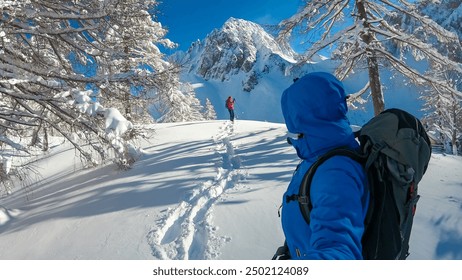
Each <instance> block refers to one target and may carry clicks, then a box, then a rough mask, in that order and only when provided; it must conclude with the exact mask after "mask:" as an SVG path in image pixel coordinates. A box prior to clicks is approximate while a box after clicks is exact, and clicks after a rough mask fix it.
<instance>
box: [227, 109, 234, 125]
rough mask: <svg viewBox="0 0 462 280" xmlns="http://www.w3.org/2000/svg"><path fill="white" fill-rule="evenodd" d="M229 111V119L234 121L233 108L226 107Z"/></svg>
mask: <svg viewBox="0 0 462 280" xmlns="http://www.w3.org/2000/svg"><path fill="white" fill-rule="evenodd" d="M228 112H229V120H230V121H232V122H233V121H234V109H228Z"/></svg>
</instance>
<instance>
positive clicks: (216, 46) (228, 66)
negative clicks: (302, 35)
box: [184, 18, 297, 92]
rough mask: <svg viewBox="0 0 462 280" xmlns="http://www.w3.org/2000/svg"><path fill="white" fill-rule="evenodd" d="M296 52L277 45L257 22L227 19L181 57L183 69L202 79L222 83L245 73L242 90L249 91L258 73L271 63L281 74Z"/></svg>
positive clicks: (266, 71) (265, 70)
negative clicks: (240, 73)
mask: <svg viewBox="0 0 462 280" xmlns="http://www.w3.org/2000/svg"><path fill="white" fill-rule="evenodd" d="M296 55H297V54H296V53H295V52H294V51H293V50H291V49H287V48H283V47H281V45H280V44H278V43H277V42H276V40H275V39H274V38H273V36H271V35H270V34H268V33H267V32H266V31H265V30H264V29H263V28H262V27H261V26H260V25H258V24H256V23H253V22H249V21H246V20H242V19H235V18H230V19H228V20H227V21H226V22H225V24H224V25H223V27H222V28H221V29H215V30H213V31H212V32H211V33H210V34H209V35H208V36H207V38H205V40H203V41H198V42H196V43H194V44H192V46H191V47H190V48H189V50H188V52H187V53H186V56H185V57H184V59H185V60H186V61H187V66H186V71H187V72H189V73H195V74H197V75H199V76H201V77H203V78H204V79H206V80H210V79H214V80H220V81H222V82H223V81H227V80H230V78H231V76H233V75H236V74H238V73H239V72H243V73H246V74H247V75H246V76H247V81H246V86H245V87H244V90H246V91H248V92H250V91H252V89H253V85H254V84H255V83H258V76H259V74H260V73H268V72H269V71H270V70H271V69H270V68H272V67H274V66H277V68H278V69H277V70H278V71H280V72H282V73H284V71H285V68H286V67H287V66H288V65H291V64H293V63H295V62H296V58H295V57H296ZM266 61H268V62H269V63H264V62H266Z"/></svg>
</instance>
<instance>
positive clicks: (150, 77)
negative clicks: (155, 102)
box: [0, 0, 174, 180]
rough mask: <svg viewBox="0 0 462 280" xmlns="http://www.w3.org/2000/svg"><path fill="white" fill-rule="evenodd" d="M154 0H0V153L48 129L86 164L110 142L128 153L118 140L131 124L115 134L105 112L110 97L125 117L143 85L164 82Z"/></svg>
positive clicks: (140, 103)
mask: <svg viewBox="0 0 462 280" xmlns="http://www.w3.org/2000/svg"><path fill="white" fill-rule="evenodd" d="M156 5H157V1H154V0H123V1H122V0H106V1H100V0H73V1H57V0H40V1H38V0H29V1H19V0H18V1H15V0H12V1H0V77H1V78H0V105H1V106H0V153H1V154H2V155H5V154H6V153H9V154H11V155H13V154H16V155H17V154H19V153H22V154H30V153H31V151H32V150H31V149H32V148H31V147H30V146H28V145H30V144H32V145H36V144H37V143H41V147H42V148H43V149H46V148H47V137H48V135H50V134H57V135H61V136H63V137H64V138H65V139H67V140H68V141H69V142H70V143H72V145H73V146H74V147H75V149H77V150H78V151H79V154H80V156H81V158H82V159H83V160H84V161H85V162H87V163H88V164H91V165H94V164H98V163H100V162H102V161H104V160H105V159H107V158H108V151H110V150H112V151H114V153H115V159H116V162H117V163H119V164H121V165H123V166H126V165H127V164H128V163H130V162H131V159H128V158H127V152H126V151H124V150H123V149H121V146H120V144H121V143H122V144H123V143H128V142H126V141H129V138H130V137H129V136H133V126H131V125H127V126H126V128H127V129H126V130H124V131H123V133H124V135H115V134H114V131H110V129H111V128H110V127H108V124H107V119H108V114H109V112H113V111H109V109H110V108H112V107H114V108H116V109H119V110H120V111H122V112H123V113H125V117H126V118H127V119H129V118H130V117H132V114H133V112H134V111H133V108H136V112H137V113H139V112H142V111H146V107H147V106H148V104H147V103H146V102H145V101H144V100H143V97H144V95H145V94H146V93H148V92H162V91H165V89H166V88H169V87H171V85H170V84H169V83H170V80H169V79H166V78H165V77H166V76H167V77H168V76H169V75H171V74H170V72H171V71H172V68H174V66H172V65H171V64H170V63H168V62H167V61H165V60H164V58H163V54H162V53H161V52H160V50H159V48H158V45H159V44H162V45H164V46H167V47H169V46H170V47H171V46H173V44H172V43H171V42H170V41H169V40H168V39H165V38H164V36H165V35H166V32H167V31H166V30H165V29H164V28H163V27H162V26H161V24H160V23H159V22H157V21H156V20H155V15H154V14H153V12H154V11H155V9H156ZM173 70H174V69H173ZM160 89H161V90H160ZM105 109H107V110H105ZM112 115H113V114H112ZM118 132H119V133H120V132H121V131H118ZM76 136H78V137H77V138H76ZM115 138H117V141H114V140H115ZM120 141H122V142H120ZM26 143H28V144H26ZM122 146H123V145H122ZM9 151H13V152H9ZM24 164H25V163H24V162H21V163H18V164H17V166H16V167H17V168H20V167H21V166H24ZM5 170H6V169H4V171H5ZM9 170H10V171H11V169H9ZM2 180H3V177H2Z"/></svg>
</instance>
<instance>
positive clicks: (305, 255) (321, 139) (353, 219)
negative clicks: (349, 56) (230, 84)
mask: <svg viewBox="0 0 462 280" xmlns="http://www.w3.org/2000/svg"><path fill="white" fill-rule="evenodd" d="M281 107H282V113H283V116H284V119H285V123H286V126H287V129H288V131H289V132H291V133H294V134H297V135H298V138H297V139H292V138H289V139H288V142H289V143H290V144H291V145H292V146H293V147H294V148H295V150H296V151H297V155H298V157H300V158H301V159H302V161H301V162H300V164H299V165H298V166H297V169H296V171H295V173H294V174H293V178H292V180H291V182H290V184H289V186H288V188H287V190H286V192H285V194H284V196H283V202H282V214H281V223H282V228H283V231H284V235H285V238H286V246H284V247H281V249H283V248H285V249H287V250H288V252H285V254H284V256H283V257H282V258H291V259H362V254H361V251H362V247H361V237H362V235H363V231H364V219H365V216H366V213H367V209H368V203H369V192H368V188H367V183H366V182H367V177H366V174H365V172H364V169H363V167H362V166H361V164H360V163H358V162H357V161H355V160H353V159H351V158H349V157H345V156H335V157H332V158H330V159H328V160H327V161H325V162H324V163H323V164H322V165H320V166H319V168H318V169H317V171H316V173H315V176H314V177H313V180H312V182H311V192H310V195H311V197H310V199H311V203H312V210H311V212H310V218H311V220H310V223H309V224H308V223H306V222H305V220H304V218H303V216H302V213H301V211H300V206H299V201H298V198H299V197H298V193H299V188H300V184H301V182H302V179H303V177H304V175H305V173H306V172H307V170H308V169H309V167H310V166H311V165H312V164H313V163H314V162H315V161H316V160H317V159H318V157H319V156H321V155H323V154H324V153H326V152H327V151H329V150H331V149H333V148H336V147H349V148H351V149H358V148H359V145H358V143H357V142H356V140H355V136H354V134H353V132H352V129H351V128H350V123H349V120H348V119H347V117H346V114H347V111H348V107H347V103H346V94H345V90H344V88H343V85H342V83H341V82H340V81H339V80H337V79H336V78H335V77H334V76H333V75H331V74H329V73H323V72H315V73H310V74H308V75H305V76H303V77H301V78H300V79H298V80H297V81H296V82H294V83H293V84H291V85H290V87H289V88H287V89H286V90H285V91H284V92H283V94H282V99H281Z"/></svg>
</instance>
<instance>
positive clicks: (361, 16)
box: [278, 0, 462, 115]
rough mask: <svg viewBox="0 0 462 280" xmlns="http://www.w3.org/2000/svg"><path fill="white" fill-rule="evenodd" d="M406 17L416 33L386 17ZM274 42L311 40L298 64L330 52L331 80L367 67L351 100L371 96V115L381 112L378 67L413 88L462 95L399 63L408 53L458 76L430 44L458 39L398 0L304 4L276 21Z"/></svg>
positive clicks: (428, 74)
mask: <svg viewBox="0 0 462 280" xmlns="http://www.w3.org/2000/svg"><path fill="white" fill-rule="evenodd" d="M397 16H398V17H400V16H401V17H407V18H408V19H409V21H407V22H412V23H413V24H417V26H418V32H414V31H417V30H415V29H409V28H408V26H407V25H406V22H404V21H402V22H396V23H393V21H391V19H394V18H396V17H397ZM279 27H280V30H281V31H280V33H279V36H278V39H279V40H280V41H282V42H285V43H288V42H289V41H290V39H291V35H292V34H293V32H300V33H303V34H305V37H306V38H315V39H314V40H315V41H314V42H307V43H309V44H310V45H309V46H308V48H307V50H306V52H305V53H304V55H303V59H302V62H301V63H303V62H306V61H308V60H310V59H311V58H312V57H313V55H315V54H317V53H319V52H321V51H323V50H326V49H329V48H330V49H332V50H333V57H334V58H337V59H339V60H340V64H339V66H338V67H337V69H336V73H335V74H336V76H338V77H339V78H340V79H341V80H343V79H345V78H346V77H347V76H348V75H350V74H351V73H352V72H353V71H354V70H357V69H359V68H363V67H366V68H367V69H368V73H369V82H368V84H367V85H365V86H364V88H363V90H362V91H360V92H358V93H357V94H353V95H352V96H353V98H352V100H353V101H354V100H355V99H356V98H357V99H359V98H360V96H361V95H362V94H364V93H366V92H369V91H370V93H371V95H372V101H373V105H374V113H375V114H376V115H377V114H379V113H380V112H381V111H383V110H384V98H383V92H382V86H381V81H380V69H381V68H382V67H387V68H389V69H393V70H396V71H397V72H399V73H401V74H402V75H404V76H405V77H407V78H408V79H409V80H410V81H411V82H413V83H415V84H417V85H426V86H430V87H432V88H437V89H439V90H440V91H445V92H449V93H452V94H455V95H459V96H462V93H461V92H460V91H458V90H457V89H455V88H452V87H450V86H448V84H447V83H446V82H445V81H444V80H441V79H440V77H437V76H434V75H432V74H431V73H432V72H431V71H429V72H425V71H424V72H422V71H420V70H419V69H417V68H415V67H413V65H412V64H411V63H408V62H407V61H406V59H404V58H403V57H404V55H408V54H412V55H414V58H415V60H426V61H428V63H429V65H430V67H431V68H444V69H447V70H452V71H455V72H458V73H462V68H461V65H460V64H459V63H457V62H454V61H453V60H451V59H450V58H448V57H450V56H449V55H443V54H441V53H440V52H439V51H438V50H437V49H436V48H435V47H434V44H433V42H436V41H439V42H441V43H443V44H456V45H457V44H459V40H458V37H457V36H456V35H455V34H453V33H451V32H449V31H447V30H445V29H443V28H442V27H441V26H439V25H438V24H437V23H435V22H434V21H433V20H431V19H430V18H428V17H426V16H422V15H421V14H420V13H419V12H418V9H417V8H416V5H415V4H413V3H410V2H407V1H403V0H397V1H389V0H320V1H306V4H305V5H304V7H303V8H301V9H300V10H299V12H297V13H296V14H295V15H293V16H292V17H291V18H289V19H287V20H284V21H282V22H281V23H280V25H279ZM391 45H395V46H399V48H400V49H401V50H403V52H401V53H400V54H394V53H391V52H390V50H389V49H390V48H389V47H390V46H391Z"/></svg>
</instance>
